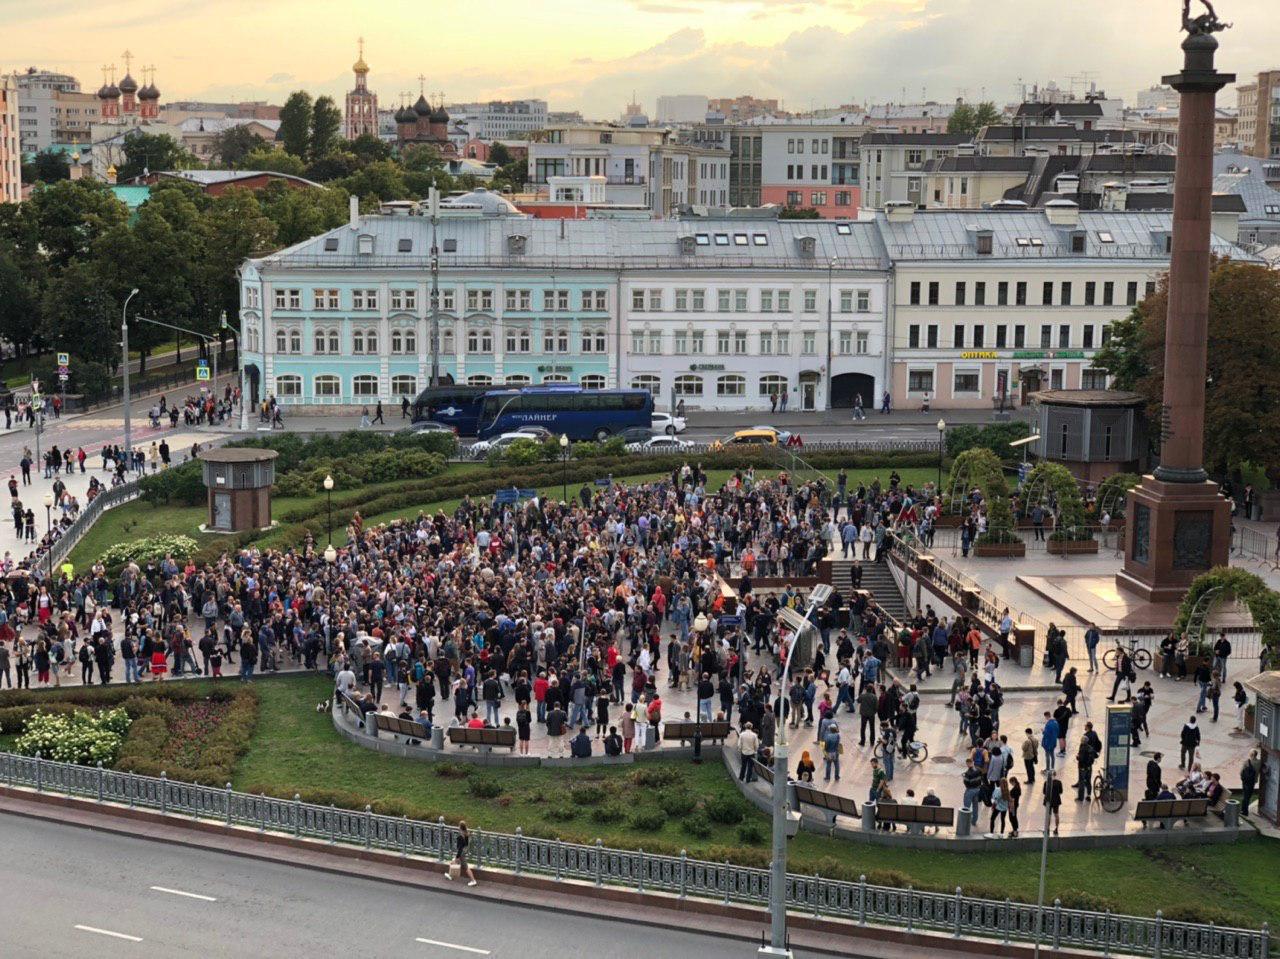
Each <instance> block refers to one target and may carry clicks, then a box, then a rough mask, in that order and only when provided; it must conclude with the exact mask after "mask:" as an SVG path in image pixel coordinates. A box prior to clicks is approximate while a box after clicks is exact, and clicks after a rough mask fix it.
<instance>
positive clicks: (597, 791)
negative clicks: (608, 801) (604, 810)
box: [569, 784, 606, 806]
mask: <svg viewBox="0 0 1280 959" xmlns="http://www.w3.org/2000/svg"><path fill="white" fill-rule="evenodd" d="M605 795H606V793H605V791H604V787H603V786H596V785H594V784H592V785H587V786H577V787H575V788H574V789H572V790H570V792H569V798H570V799H572V800H573V801H574V802H575V803H577V804H578V805H579V806H598V805H599V804H600V803H602V802H604V800H605Z"/></svg>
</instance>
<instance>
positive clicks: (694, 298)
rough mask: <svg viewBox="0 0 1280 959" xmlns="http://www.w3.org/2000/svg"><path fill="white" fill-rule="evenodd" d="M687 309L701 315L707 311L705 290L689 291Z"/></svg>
mask: <svg viewBox="0 0 1280 959" xmlns="http://www.w3.org/2000/svg"><path fill="white" fill-rule="evenodd" d="M689 308H690V309H691V310H693V312H694V313H702V312H705V311H706V309H707V291H706V290H690V291H689Z"/></svg>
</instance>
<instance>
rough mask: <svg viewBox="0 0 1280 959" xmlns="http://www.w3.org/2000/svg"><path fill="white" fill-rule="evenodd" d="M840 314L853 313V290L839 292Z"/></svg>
mask: <svg viewBox="0 0 1280 959" xmlns="http://www.w3.org/2000/svg"><path fill="white" fill-rule="evenodd" d="M840 312H841V313H852V312H853V290H841V291H840Z"/></svg>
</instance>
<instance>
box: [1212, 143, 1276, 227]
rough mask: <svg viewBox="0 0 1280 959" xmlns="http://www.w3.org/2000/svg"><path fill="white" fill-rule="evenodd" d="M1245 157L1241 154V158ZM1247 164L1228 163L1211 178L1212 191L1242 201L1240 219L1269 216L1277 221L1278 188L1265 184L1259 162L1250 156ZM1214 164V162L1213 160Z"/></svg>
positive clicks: (1266, 217) (1256, 218) (1269, 218)
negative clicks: (1224, 169) (1229, 195)
mask: <svg viewBox="0 0 1280 959" xmlns="http://www.w3.org/2000/svg"><path fill="white" fill-rule="evenodd" d="M1241 159H1245V158H1241ZM1248 159H1252V160H1253V161H1254V162H1253V163H1252V164H1251V165H1247V166H1246V165H1244V164H1228V165H1227V166H1226V170H1227V171H1232V172H1222V173H1218V174H1217V175H1216V176H1215V177H1214V178H1213V192H1214V193H1215V194H1219V193H1226V194H1231V195H1233V196H1236V197H1238V198H1239V199H1240V202H1241V204H1242V205H1243V208H1244V209H1243V212H1244V214H1245V215H1244V217H1243V218H1242V219H1244V220H1272V221H1278V222H1280V190H1276V189H1275V188H1273V187H1270V186H1268V185H1267V181H1266V179H1265V178H1264V177H1263V174H1262V169H1261V163H1260V161H1258V160H1257V159H1256V158H1253V157H1250V158H1248ZM1214 166H1215V167H1216V166H1217V163H1216V162H1215V164H1214Z"/></svg>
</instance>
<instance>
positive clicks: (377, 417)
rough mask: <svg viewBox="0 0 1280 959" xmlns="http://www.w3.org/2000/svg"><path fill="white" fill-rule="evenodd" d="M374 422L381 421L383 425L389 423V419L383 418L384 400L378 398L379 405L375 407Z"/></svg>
mask: <svg viewBox="0 0 1280 959" xmlns="http://www.w3.org/2000/svg"><path fill="white" fill-rule="evenodd" d="M373 422H374V423H381V424H382V425H383V426H386V425H387V421H386V420H385V419H383V418H382V400H378V404H377V406H375V407H374V411H373Z"/></svg>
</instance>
